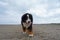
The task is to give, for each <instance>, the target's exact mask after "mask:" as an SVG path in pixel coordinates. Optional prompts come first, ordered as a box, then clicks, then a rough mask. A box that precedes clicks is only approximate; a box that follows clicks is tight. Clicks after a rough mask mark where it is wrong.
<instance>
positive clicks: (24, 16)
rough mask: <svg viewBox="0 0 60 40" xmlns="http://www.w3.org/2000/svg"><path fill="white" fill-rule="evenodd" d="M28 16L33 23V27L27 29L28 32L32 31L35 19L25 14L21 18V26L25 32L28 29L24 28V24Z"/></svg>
mask: <svg viewBox="0 0 60 40" xmlns="http://www.w3.org/2000/svg"><path fill="white" fill-rule="evenodd" d="M27 15H29V19H30V20H31V22H32V23H31V25H30V26H29V27H28V28H27V30H29V31H32V24H33V17H32V15H31V14H29V13H25V14H24V15H23V16H22V17H21V25H22V28H23V30H25V29H26V27H24V25H23V22H26V20H27Z"/></svg>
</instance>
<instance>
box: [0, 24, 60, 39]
mask: <svg viewBox="0 0 60 40" xmlns="http://www.w3.org/2000/svg"><path fill="white" fill-rule="evenodd" d="M33 33H34V36H33V37H29V36H28V35H27V34H23V33H22V27H21V25H0V40H60V25H58V24H56V25H54V24H34V25H33Z"/></svg>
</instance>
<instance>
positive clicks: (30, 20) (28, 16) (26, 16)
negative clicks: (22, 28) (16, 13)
mask: <svg viewBox="0 0 60 40" xmlns="http://www.w3.org/2000/svg"><path fill="white" fill-rule="evenodd" d="M22 22H23V23H25V24H27V25H30V24H31V23H33V17H32V15H31V14H29V13H26V14H24V15H23V16H22Z"/></svg>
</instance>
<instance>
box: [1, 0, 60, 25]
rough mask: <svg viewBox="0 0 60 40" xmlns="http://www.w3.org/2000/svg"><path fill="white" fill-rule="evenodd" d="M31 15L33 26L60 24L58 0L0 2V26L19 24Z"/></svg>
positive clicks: (7, 0) (59, 2)
mask: <svg viewBox="0 0 60 40" xmlns="http://www.w3.org/2000/svg"><path fill="white" fill-rule="evenodd" d="M25 13H30V14H32V15H33V24H46V23H60V0H0V24H21V16H22V15H23V14H25Z"/></svg>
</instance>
